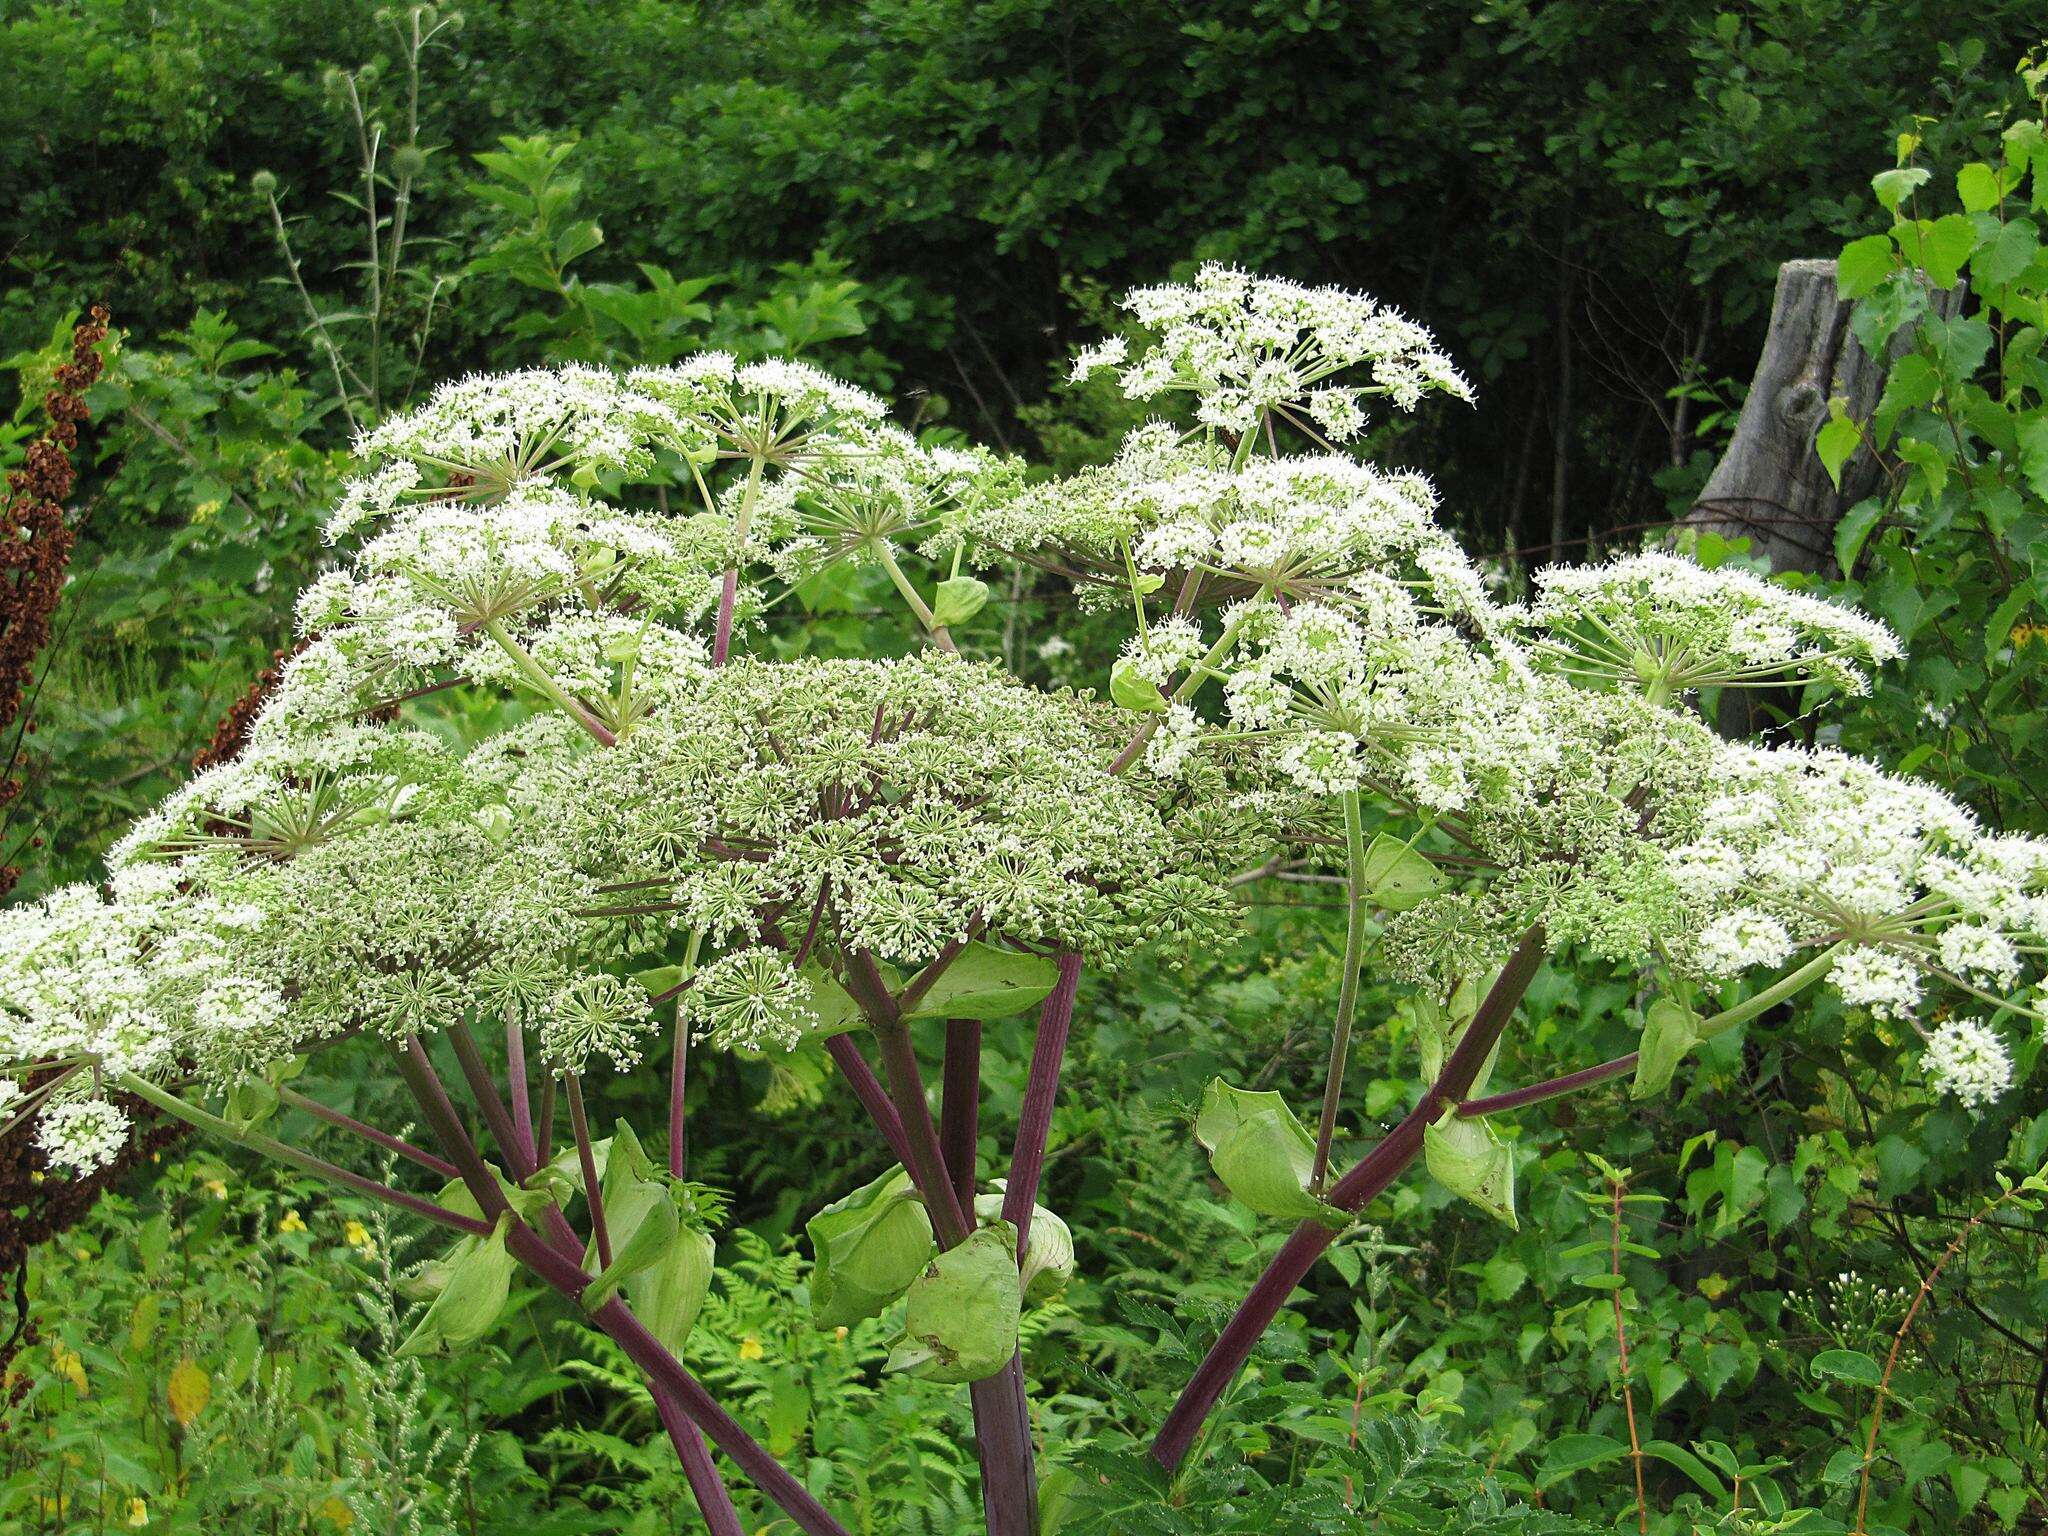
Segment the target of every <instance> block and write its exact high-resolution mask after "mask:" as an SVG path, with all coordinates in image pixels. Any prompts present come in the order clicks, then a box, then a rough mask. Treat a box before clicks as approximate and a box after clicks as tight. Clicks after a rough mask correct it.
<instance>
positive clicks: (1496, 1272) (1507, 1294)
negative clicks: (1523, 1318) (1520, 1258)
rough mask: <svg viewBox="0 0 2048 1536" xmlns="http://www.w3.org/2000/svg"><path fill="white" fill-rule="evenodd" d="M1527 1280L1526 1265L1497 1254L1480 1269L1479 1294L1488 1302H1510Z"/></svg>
mask: <svg viewBox="0 0 2048 1536" xmlns="http://www.w3.org/2000/svg"><path fill="white" fill-rule="evenodd" d="M1528 1278H1529V1269H1528V1266H1527V1265H1525V1264H1517V1263H1516V1262H1515V1261H1514V1260H1513V1259H1511V1258H1508V1257H1507V1256H1506V1255H1505V1254H1498V1253H1497V1254H1495V1255H1494V1256H1493V1257H1492V1258H1490V1259H1488V1260H1487V1261H1486V1263H1485V1264H1484V1265H1483V1266H1481V1268H1480V1271H1479V1294H1480V1295H1482V1296H1484V1297H1485V1298H1486V1299H1487V1300H1488V1301H1510V1300H1512V1299H1513V1298H1514V1295H1515V1292H1517V1291H1519V1290H1520V1289H1521V1288H1522V1285H1523V1283H1524V1282H1525V1281H1527V1280H1528Z"/></svg>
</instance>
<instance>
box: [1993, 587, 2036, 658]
mask: <svg viewBox="0 0 2048 1536" xmlns="http://www.w3.org/2000/svg"><path fill="white" fill-rule="evenodd" d="M2033 601H2034V593H2033V589H2032V588H2031V587H2014V588H2013V589H2012V590H2011V591H2010V592H2008V593H2006V594H2005V601H2004V602H2002V603H2000V604H1999V605H1998V607H1997V609H1996V611H1994V612H1993V613H1992V615H1991V621H1990V622H1989V623H1988V624H1986V625H1985V626H1984V649H1985V650H1987V651H1995V650H1998V649H1999V648H2000V647H2001V646H2003V645H2004V644H2005V641H2006V637H2007V636H2008V635H2010V634H2011V633H2012V626H2013V622H2014V621H2015V620H2016V619H2018V618H2019V616H2020V615H2021V614H2023V613H2025V612H2026V611H2027V608H2028V607H2029V605H2031V604H2032V603H2033Z"/></svg>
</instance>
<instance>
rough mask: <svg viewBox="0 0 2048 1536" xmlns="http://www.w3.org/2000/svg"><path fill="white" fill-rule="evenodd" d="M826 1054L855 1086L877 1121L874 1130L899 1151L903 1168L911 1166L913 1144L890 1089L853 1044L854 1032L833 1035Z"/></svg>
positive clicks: (857, 1094)
mask: <svg viewBox="0 0 2048 1536" xmlns="http://www.w3.org/2000/svg"><path fill="white" fill-rule="evenodd" d="M825 1054H826V1055H828V1056H830V1057H831V1058H832V1061H833V1064H834V1065H836V1066H837V1067H838V1068H839V1071H840V1073H841V1075H842V1076H844V1077H845V1079H846V1082H847V1086H848V1087H850V1088H852V1089H853V1096H854V1097H855V1098H857V1099H859V1100H860V1102H861V1107H862V1108H863V1109H865V1110H866V1111H867V1112H868V1117H869V1118H870V1119H871V1120H873V1121H874V1122H875V1129H876V1130H878V1131H880V1132H881V1133H882V1140H884V1141H886V1142H888V1143H889V1150H890V1151H891V1152H893V1153H895V1154H896V1161H897V1162H899V1163H901V1164H902V1165H903V1166H904V1167H906V1168H908V1167H909V1166H910V1143H909V1142H908V1141H906V1140H905V1139H904V1137H903V1126H902V1123H901V1122H900V1121H898V1120H897V1118H896V1106H895V1105H893V1104H891V1103H890V1102H889V1095H888V1092H887V1090H885V1089H884V1088H883V1087H882V1084H881V1082H880V1081H879V1080H878V1079H877V1078H876V1076H875V1072H874V1068H872V1067H870V1066H869V1065H868V1059H867V1058H866V1057H865V1056H863V1055H861V1053H860V1047H859V1046H857V1045H855V1044H854V1043H853V1036H851V1035H834V1036H833V1037H832V1038H831V1039H829V1040H827V1041H826V1042H825Z"/></svg>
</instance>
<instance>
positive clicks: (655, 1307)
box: [625, 1219, 718, 1359]
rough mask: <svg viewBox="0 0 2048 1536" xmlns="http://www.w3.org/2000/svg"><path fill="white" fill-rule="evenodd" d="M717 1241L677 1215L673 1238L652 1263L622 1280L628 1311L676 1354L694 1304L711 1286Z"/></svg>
mask: <svg viewBox="0 0 2048 1536" xmlns="http://www.w3.org/2000/svg"><path fill="white" fill-rule="evenodd" d="M717 1251H718V1245H717V1244H716V1243H714V1242H713V1241H712V1238H711V1234H710V1233H709V1232H705V1231H701V1230H700V1229H698V1228H696V1227H692V1226H687V1225H683V1224H682V1223H681V1221H680V1219H679V1220H678V1223H677V1227H676V1234H675V1238H674V1240H673V1241H672V1242H671V1243H670V1244H669V1245H668V1248H667V1249H666V1250H665V1251H664V1252H662V1253H661V1254H659V1255H658V1256H657V1257H656V1258H655V1260H654V1262H653V1263H652V1264H650V1265H648V1266H647V1267H646V1268H645V1269H643V1270H641V1271H640V1272H639V1273H638V1274H636V1275H633V1276H631V1277H630V1278H628V1279H627V1281H626V1285H625V1291H626V1300H627V1301H628V1302H629V1303H630V1304H631V1305H632V1308H633V1315H634V1316H635V1317H637V1318H639V1319H640V1321H641V1322H642V1323H643V1324H645V1325H646V1328H647V1331H648V1332H649V1333H651V1334H653V1335H654V1336H655V1338H657V1339H659V1340H660V1341H661V1347H662V1348H663V1349H665V1350H667V1351H668V1352H669V1353H670V1354H672V1355H674V1356H676V1357H677V1358H678V1359H680V1358H681V1357H682V1353H683V1346H684V1345H685V1344H686V1343H687V1342H689V1338H690V1329H691V1328H692V1327H693V1326H694V1325H695V1324H696V1321H697V1312H698V1309H699V1308H701V1307H702V1306H703V1305H704V1295H705V1292H707V1291H708V1290H709V1289H710V1288H711V1266H712V1261H713V1260H714V1258H715V1257H716V1256H717Z"/></svg>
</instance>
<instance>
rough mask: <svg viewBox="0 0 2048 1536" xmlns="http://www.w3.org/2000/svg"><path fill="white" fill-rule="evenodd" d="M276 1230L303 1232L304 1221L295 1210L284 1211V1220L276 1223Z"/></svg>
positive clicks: (304, 1228)
mask: <svg viewBox="0 0 2048 1536" xmlns="http://www.w3.org/2000/svg"><path fill="white" fill-rule="evenodd" d="M277 1230H278V1231H280V1232H303V1231H305V1230H306V1223H305V1220H304V1218H302V1217H301V1216H300V1215H299V1213H298V1212H297V1211H286V1212H285V1213H284V1220H282V1221H280V1222H279V1223H278V1224H277Z"/></svg>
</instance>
